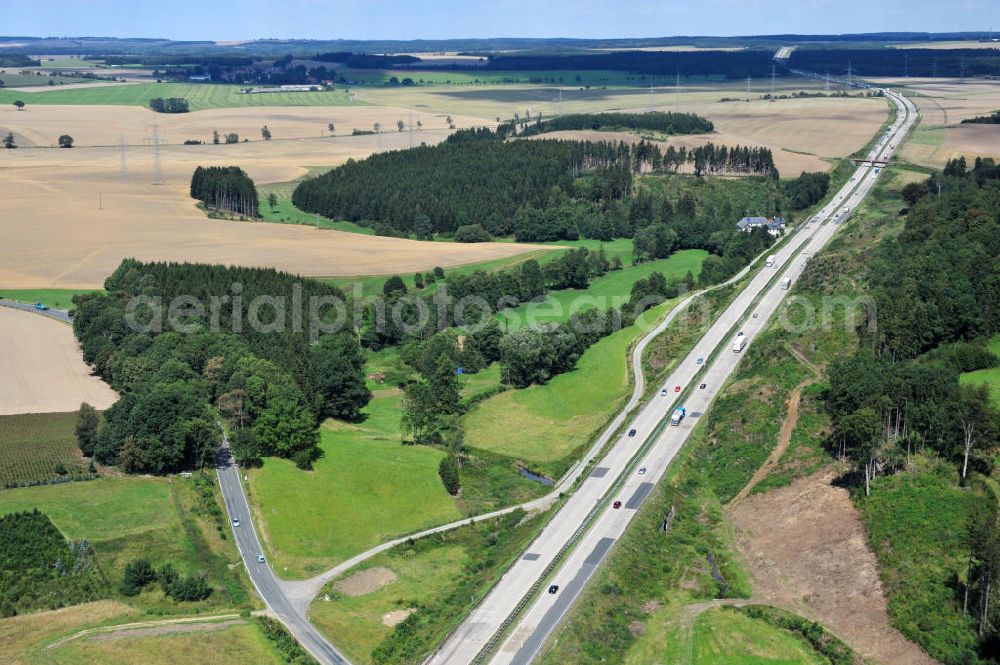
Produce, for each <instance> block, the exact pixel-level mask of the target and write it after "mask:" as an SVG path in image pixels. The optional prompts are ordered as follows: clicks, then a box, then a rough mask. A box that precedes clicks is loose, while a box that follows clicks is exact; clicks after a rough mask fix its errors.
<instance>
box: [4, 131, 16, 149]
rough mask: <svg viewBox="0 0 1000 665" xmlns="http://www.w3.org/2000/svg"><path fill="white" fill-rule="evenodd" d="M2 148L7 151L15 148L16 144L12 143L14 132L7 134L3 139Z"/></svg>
mask: <svg viewBox="0 0 1000 665" xmlns="http://www.w3.org/2000/svg"><path fill="white" fill-rule="evenodd" d="M3 147H5V148H7V149H11V148H16V147H17V143H15V142H14V132H7V136H5V137H3Z"/></svg>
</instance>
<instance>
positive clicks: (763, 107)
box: [359, 79, 889, 176]
mask: <svg viewBox="0 0 1000 665" xmlns="http://www.w3.org/2000/svg"><path fill="white" fill-rule="evenodd" d="M822 90H823V84H822V83H821V82H816V81H811V80H802V79H789V80H787V81H779V82H778V84H777V86H776V88H775V93H776V94H777V95H790V94H792V93H794V92H799V91H810V92H814V91H822ZM769 91H770V82H769V81H763V80H755V81H752V82H751V91H750V97H751V100H752V101H750V102H746V101H728V102H722V101H720V100H721V99H723V98H730V99H739V100H744V99H746V96H747V92H746V84H745V83H744V84H743V86H742V87H741V86H740V84H739V83H736V82H710V83H705V82H701V83H693V84H683V85H682V86H681V89H680V92H679V93H677V94H675V92H674V89H673V87H670V86H666V87H664V86H660V87H654V88H652V91H650V90H648V89H642V88H621V89H607V90H602V89H597V88H594V89H590V90H582V89H578V88H569V87H564V88H562V93H561V94H562V102H559V101H558V100H559V95H560V93H559V89H558V88H555V87H542V86H515V85H503V86H485V85H483V86H475V87H473V88H466V87H464V86H463V87H449V86H426V87H425V86H421V87H420V88H418V89H412V90H407V91H406V92H400V91H399V89H392V88H385V89H375V88H372V89H366V90H365V91H364V92H363V93H360V94H359V96H360V97H361V98H362V99H364V100H365V101H369V102H372V103H377V104H400V103H402V99H403V96H404V95H405V96H406V97H407V98H408V99H409V100H410V102H411V103H412V104H413V107H414V109H419V110H421V111H423V112H428V111H436V112H441V110H443V109H450V110H451V111H452V112H454V113H462V114H465V115H469V116H474V117H480V118H484V119H488V120H494V121H495V120H496V118H498V117H500V118H511V117H513V115H514V113H518V114H519V115H520V116H521V117H524V116H525V115H526V114H527V112H528V111H530V112H531V117H536V116H537V115H538V114H539V113H541V114H542V116H543V117H544V116H547V115H554V114H557V113H595V112H601V111H653V110H657V111H672V110H674V109H675V108H676V109H677V110H679V111H682V112H691V113H698V114H700V115H703V116H705V117H707V118H708V119H709V120H711V121H712V122H713V123H715V128H716V131H717V133H718V134H717V136H718V137H719V138H720V140H719V141H717V142H726V143H739V144H743V145H766V146H768V147H770V148H771V149H773V150H775V151H778V150H784V151H787V152H794V153H803V154H802V155H800V156H801V157H803V158H804V159H803V160H802V161H801V163H796V162H794V161H791V159H790V158H788V157H787V156H785V158H783V159H784V162H785V166H786V168H785V169H781V167H780V166H779V169H780V170H781V171H782V175H784V176H795V175H798V173H797V172H796V169H797V168H799V167H802V168H807V169H808V170H816V169H823V170H825V169H827V168H829V167H830V164H828V163H825V162H823V161H822V160H823V158H827V159H829V158H836V157H845V156H847V155H850V154H851V153H853V152H855V151H856V150H859V149H860V148H862V147H864V145H865V144H866V143H867V142H868V141H869V140H870V139H871V137H872V136H873V135H874V134H875V133H876V132H877V131H878V129H879V127H880V126H881V125H882V123H883V122H884V121H885V119H886V118H887V117H888V108H889V107H888V105H887V103H886V101H885V100H884V99H880V98H861V97H851V98H835V97H811V98H796V99H779V100H776V101H773V102H772V101H766V100H762V99H760V98H759V97H760V96H761V95H763V94H766V93H768V92H769ZM684 140H691V139H688V138H685V139H684ZM693 140H694V141H700V140H701V139H700V138H699V139H693ZM776 157H777V155H776Z"/></svg>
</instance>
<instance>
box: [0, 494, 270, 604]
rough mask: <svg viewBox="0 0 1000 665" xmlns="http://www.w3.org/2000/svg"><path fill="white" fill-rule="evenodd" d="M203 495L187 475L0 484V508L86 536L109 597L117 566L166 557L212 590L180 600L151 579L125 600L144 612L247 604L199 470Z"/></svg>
mask: <svg viewBox="0 0 1000 665" xmlns="http://www.w3.org/2000/svg"><path fill="white" fill-rule="evenodd" d="M206 477H207V478H208V481H203V482H207V485H206V486H207V488H209V489H207V490H206V492H207V498H205V496H203V494H202V491H201V489H200V487H199V486H197V483H198V482H199V480H198V477H197V474H196V476H195V477H192V478H179V477H173V478H148V477H106V478H100V479H98V480H92V481H88V482H81V483H66V484H61V485H47V486H40V487H29V488H22V489H11V490H0V514H4V513H8V512H15V511H22V510H32V509H34V508H37V509H38V510H40V511H42V512H43V513H45V514H47V515H48V516H49V517H50V518H51V519H52V522H53V523H54V524H55V525H56V527H57V528H58V529H59V530H60V531H61V532H62V533H63V535H64V536H66V538H69V539H72V540H83V539H86V540H89V541H90V542H91V543H92V544H93V546H94V549H95V551H96V553H97V565H98V566H99V568H100V570H101V572H102V573H103V575H104V577H105V578H106V579H107V580H108V594H109V596H111V597H117V594H118V590H117V589H118V582H119V581H120V579H121V575H122V570H123V569H124V567H125V564H126V563H127V562H129V561H131V560H132V559H136V558H139V557H147V558H149V560H150V561H151V562H152V563H153V565H154V566H159V565H162V564H164V563H168V562H169V563H172V564H173V565H174V566H175V567H176V568H177V570H178V571H180V572H181V573H182V574H188V573H192V574H205V576H206V579H207V580H208V582H209V584H210V585H211V586H213V587H214V588H215V593H213V594H212V595H211V596H210V597H209V598H208V600H205V601H202V602H197V603H180V602H175V601H172V600H169V599H168V598H166V597H165V596H164V595H163V593H162V591H161V590H160V589H159V586H157V585H153V586H151V587H149V588H148V589H147V590H146V591H144V592H143V593H141V594H140V595H138V596H135V597H133V598H131V599H129V603H130V604H132V605H134V606H135V607H137V608H140V609H143V610H145V611H148V612H151V613H157V614H160V613H167V614H170V613H185V614H186V613H192V612H197V611H204V610H208V609H213V608H233V607H237V608H238V607H241V606H248V604H249V603H250V602H252V601H251V599H250V597H249V596H248V595H247V594H246V592H245V590H244V587H243V582H242V581H241V578H240V571H239V570H238V569H230V568H229V565H228V564H229V562H230V561H233V560H235V559H236V558H237V555H236V553H235V548H234V547H233V545H232V542H231V540H230V539H228V535H227V537H226V538H223V537H222V534H225V533H226V532H227V528H226V525H225V523H224V521H223V520H224V518H222V517H221V513H215V512H214V511H213V509H212V506H216V508H217V507H218V503H217V500H218V499H217V496H216V495H217V490H216V488H215V483H214V477H213V476H211V475H210V474H206Z"/></svg>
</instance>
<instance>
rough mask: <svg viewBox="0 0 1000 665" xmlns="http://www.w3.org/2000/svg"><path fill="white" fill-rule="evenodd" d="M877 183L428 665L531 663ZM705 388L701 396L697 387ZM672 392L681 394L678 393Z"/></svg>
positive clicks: (794, 261)
mask: <svg viewBox="0 0 1000 665" xmlns="http://www.w3.org/2000/svg"><path fill="white" fill-rule="evenodd" d="M885 93H886V95H887V96H888V97H889V98H890V100H891V101H892V102H893V103H894V104H895V105H896V106H897V108H898V111H899V112H898V114H897V118H896V120H895V122H894V123H893V124H892V126H891V127H890V128H889V131H887V132H886V133H884V134H883V135H882V136H880V137H879V138H878V140H877V142H876V145H875V146H874V147H873V148H872V150H871V152H870V153H869V155H868V157H869V158H870V159H888V158H889V156H890V154H891V152H892V148H890V147H889V146H890V143H891V144H897V145H898V143H899V142H900V141H901V139H902V138H903V137H904V136H905V135H906V133H907V131H909V129H910V128H911V126H912V125H913V123H914V122H915V117H916V109H915V107H914V106H913V104H912V103H911V102H910V101H908V100H906V99H905V98H903V97H900V96H898V95H895V94H894V93H891V92H889V91H885ZM877 178H878V173H877V172H876V170H875V168H874V167H872V166H869V165H867V164H865V165H862V166H860V167H859V168H858V169H857V170H856V171H855V173H854V176H853V177H852V178H851V180H850V181H849V182H848V183H847V184H845V185H844V187H843V189H841V191H840V192H839V193H838V194H836V195H835V196H834V197H833V199H832V200H831V201H830V203H828V204H827V205H826V206H825V207H823V209H822V210H820V211H819V212H818V213H817V214H816V215H814V216H813V217H811V218H809V219H808V220H806V222H805V223H803V224H800V225H799V227H798V228H797V229H796V231H795V232H794V233H793V234H792V235H791V236H790V237H789V238H788V242H785V243H783V244H782V245H780V246H779V247H778V248H777V249H775V250H774V257H775V263H774V266H773V268H765V269H763V270H761V271H760V272H759V273H757V275H755V276H754V277H753V279H752V280H751V282H750V284H749V285H748V286H747V287H746V288H745V289H744V290H743V291H742V292H741V293H740V294H739V295H737V296H736V298H735V299H734V300H733V301H732V303H731V304H730V305H729V306H728V307H727V308H726V310H725V311H724V312H723V313H722V315H721V316H720V317H719V318H718V319H717V320H716V321H715V322H714V323H713V324H712V326H711V327H710V328H709V330H708V331H707V332H706V333H705V335H704V336H703V337H702V338H701V339H700V340H699V341H698V343H697V344H696V346H695V347H694V349H693V350H692V351H691V352H690V353H689V354H688V356H687V357H686V358H685V359H684V360H683V361H682V362H681V363H680V365H678V367H677V369H676V370H675V371H674V372H673V373H672V374H671V376H670V377H669V378H668V379H667V380H666V381H665V382H664V384H663V386H662V387H663V388H664V389H666V390H667V396H666V397H659V398H656V397H654V398H652V399H650V401H649V402H648V403H647V404H646V406H645V407H644V408H642V409H641V410H640V411H639V413H638V414H637V415H636V416H635V417H634V418H633V420H632V421H631V422H630V423H629V425H628V427H627V428H626V429H631V428H634V429H635V430H636V431H637V434H636V436H631V437H630V436H628V435H627V434H625V435H623V436H622V437H621V438H620V439H619V440H618V442H617V443H616V444H615V445H614V447H613V448H612V449H611V450H610V451H609V452H608V454H607V455H606V456H605V457H604V458H603V459H602V460H601V462H600V466H597V467H595V468H594V469H593V470H592V471H591V474H590V476H589V477H587V478H586V480H584V481H583V483H582V484H581V485H580V486H579V488H578V489H577V490H576V491H575V492H574V494H573V495H572V496H571V497H569V498H568V499H567V500H566V502H565V503H564V505H563V506H562V507H561V508H560V510H559V512H558V513H557V514H556V515H555V516H554V518H553V519H552V520H551V521H550V522H549V524H548V525H546V527H545V528H544V529H543V530H542V532H541V533H540V534H539V536H538V537H537V538H536V540H535V541H534V542H533V543H532V544H531V545H530V546H529V547H528V549H527V551H526V552H525V553H524V554H523V556H522V557H521V558H520V559H519V560H518V561H517V562H515V564H514V565H513V566H512V567H511V568H510V569H509V570H508V571H507V573H506V574H505V575H504V576H503V577H502V578H501V580H500V581H499V582H498V583H497V584H496V585H495V586H494V587H493V589H492V590H491V591H490V592H489V593H488V594H487V595H486V597H485V598H484V599H483V601H482V602H481V603H480V604H479V605H478V606H477V607H476V608H475V609H474V610H473V611H472V612H471V614H470V615H469V616H468V617H467V618H466V620H465V621H464V622H463V623H462V624H461V625H460V626H459V627H458V628H457V629H456V630H455V631H454V632H453V633H452V634H451V636H450V637H449V638H448V639H447V641H446V642H445V643H444V644H443V645H442V647H441V648H440V649H439V650H438V652H437V653H436V654H434V656H433V657H432V658H430V659H429V660H428V662H430V663H434V664H447V665H459V664H466V663H481V662H485V661H486V659H487V658H489V657H490V656H492V661H491V662H492V663H494V664H496V665H502V664H507V663H514V664H517V665H524V664H526V663H530V662H531V661H532V660H533V659H534V658H535V656H536V655H537V654H538V652H539V651H540V650H541V648H542V647H543V646H544V644H545V642H546V641H547V639H548V637H549V636H550V635H551V633H552V631H553V630H554V629H555V627H556V626H557V625H558V624H559V622H560V621H561V620H562V619H563V617H565V615H566V613H567V612H568V611H569V609H570V607H571V606H572V604H573V602H574V601H575V600H576V598H577V597H578V596H579V594H580V593H581V591H582V590H583V588H584V586H585V585H586V583H587V582H588V581H589V579H590V578H591V576H592V575H593V573H594V572H595V571H596V570H597V568H598V567H599V565H600V564H601V562H602V561H603V560H604V558H605V557H606V555H607V553H608V552H609V551H610V549H611V548H612V546H613V545H614V543H615V542H616V541H617V540H618V539H619V538H620V537H621V535H622V534H623V533H624V531H625V529H626V527H627V526H628V524H629V522H630V521H631V520H632V518H633V517H634V516H635V514H636V513H637V511H638V510H639V508H640V507H641V506H642V503H643V501H644V500H645V498H646V497H647V496H648V495H649V494H650V493H651V491H652V490H653V488H654V487H655V485H656V483H657V482H658V481H659V480H660V479H661V478H662V477H663V475H664V474H665V473H666V471H667V467H668V466H669V464H670V462H671V461H672V460H673V459H674V457H675V456H676V454H677V452H678V451H679V450H680V449H681V447H682V446H683V445H684V443H685V441H686V440H687V439H688V437H689V436H690V434H691V431H692V429H693V428H694V427H695V425H696V424H697V423H698V420H699V417H700V416H701V415H702V414H703V413H704V412H705V411H706V410H707V408H708V407H709V404H710V403H711V402H712V400H713V399H714V398H715V396H716V395H717V394H718V392H719V390H720V389H721V388H722V386H723V384H724V383H725V381H726V379H727V378H728V377H729V375H730V374H731V373H732V371H733V369H734V368H735V367H736V365H737V363H738V362H739V360H740V358H741V357H742V356H743V355H745V353H746V349H744V350H743V351H742V352H734V351H733V350H732V345H733V341H734V339H735V336H736V334H737V331H741V332H742V333H743V337H744V338H745V339H746V343H747V346H749V345H750V344H752V342H753V340H754V338H755V337H756V335H757V334H758V333H759V332H760V331H761V330H763V329H764V328H765V326H766V324H767V322H768V320H769V319H770V318H771V316H772V315H773V314H774V313H775V312H776V311H777V310H778V307H779V305H780V304H781V302H782V300H783V298H784V296H785V295H786V294H787V291H785V290H783V289H781V288H780V284H779V281H780V280H779V278H784V277H788V278H791V280H792V281H793V282H794V281H795V280H797V279H798V277H799V276H800V275H801V274H802V271H803V270H804V269H805V266H806V262H807V261H808V260H809V258H810V257H811V256H812V255H813V254H815V253H816V252H817V251H819V250H820V249H821V248H822V247H823V246H824V245H826V243H827V242H828V241H829V240H830V238H831V237H832V236H833V234H834V233H835V232H836V231H837V229H838V228H839V226H840V225H841V224H842V223H843V222H844V221H845V220H846V219H847V218H848V217H849V215H850V211H851V210H854V209H856V208H857V206H858V205H860V204H861V202H862V200H863V199H864V197H865V196H866V195H867V194H868V192H869V191H870V190H871V188H872V187H873V186H874V184H875V182H876V180H877ZM753 314H756V316H753ZM698 358H703V359H704V362H703V363H699V362H698ZM702 383H704V384H705V386H706V387H705V388H704V389H700V388H699V387H698V386H699V385H700V384H702ZM675 386H681V388H682V390H681V392H680V393H679V394H678V393H675V392H674V388H675ZM682 400H683V401H682ZM680 404H683V405H684V406H685V407H686V408H687V417H686V418H685V419H684V420H683V421H682V422H681V424H680V426H678V427H671V426H669V425H667V421H666V418H668V417H669V415H670V413H671V412H672V410H673V408H674V407H675V406H677V405H680ZM643 467H645V469H646V472H645V473H644V474H639V473H638V472H637V471H636V470H637V469H639V468H643ZM613 501H621V503H622V506H621V508H619V509H615V508H613V507H612V502H613ZM549 584H554V585H558V587H559V590H558V592H557V593H555V594H549V593H543V592H542V591H543V589H542V587H543V586H548V585H549Z"/></svg>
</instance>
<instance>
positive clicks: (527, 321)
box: [500, 241, 708, 330]
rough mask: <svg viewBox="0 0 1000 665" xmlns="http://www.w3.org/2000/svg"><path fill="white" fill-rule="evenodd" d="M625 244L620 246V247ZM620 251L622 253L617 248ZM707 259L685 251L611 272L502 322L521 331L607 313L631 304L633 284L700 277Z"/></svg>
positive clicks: (697, 251) (524, 308) (522, 309)
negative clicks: (655, 277)
mask: <svg viewBox="0 0 1000 665" xmlns="http://www.w3.org/2000/svg"><path fill="white" fill-rule="evenodd" d="M624 244H625V243H621V242H619V243H618V245H624ZM627 244H628V245H629V248H628V251H629V252H631V241H629V242H628V243H627ZM616 251H620V250H618V249H617V248H616ZM706 256H708V252H706V251H705V250H702V249H686V250H681V251H679V252H675V253H674V254H672V255H671V256H670V257H669V258H666V259H660V260H659V261H649V262H648V263H642V264H639V265H636V266H629V267H627V268H623V269H622V270H616V271H614V272H609V273H607V274H606V275H603V276H601V277H598V278H597V279H594V280H593V281H591V283H590V285H589V286H588V287H587V288H586V289H565V290H562V291H553V292H551V293H549V294H548V295H547V296H546V297H545V300H544V301H542V302H538V303H526V304H523V305H521V306H520V307H517V308H515V309H511V310H506V311H504V312H502V313H501V314H500V317H501V320H504V319H505V320H506V327H507V328H508V329H509V330H517V329H518V328H521V327H523V326H525V325H531V324H533V323H563V322H565V321H568V320H569V318H570V316H571V315H572V314H573V313H579V312H584V311H586V310H588V309H591V308H593V307H597V308H600V309H603V310H608V309H612V308H614V307H621V306H622V305H624V304H625V303H626V302H627V301H628V298H629V294H630V293H631V292H632V285H633V284H635V282H636V281H637V280H640V279H645V278H647V277H649V275H651V274H652V273H653V272H654V271H659V272H661V273H663V275H665V276H666V278H667V279H668V280H670V279H678V280H679V279H681V278H683V277H684V275H685V274H687V272H688V271H690V272H691V273H692V274H693V275H694V276H695V277H697V276H698V275H699V273H701V264H702V262H703V261H704V260H705V257H706Z"/></svg>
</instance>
